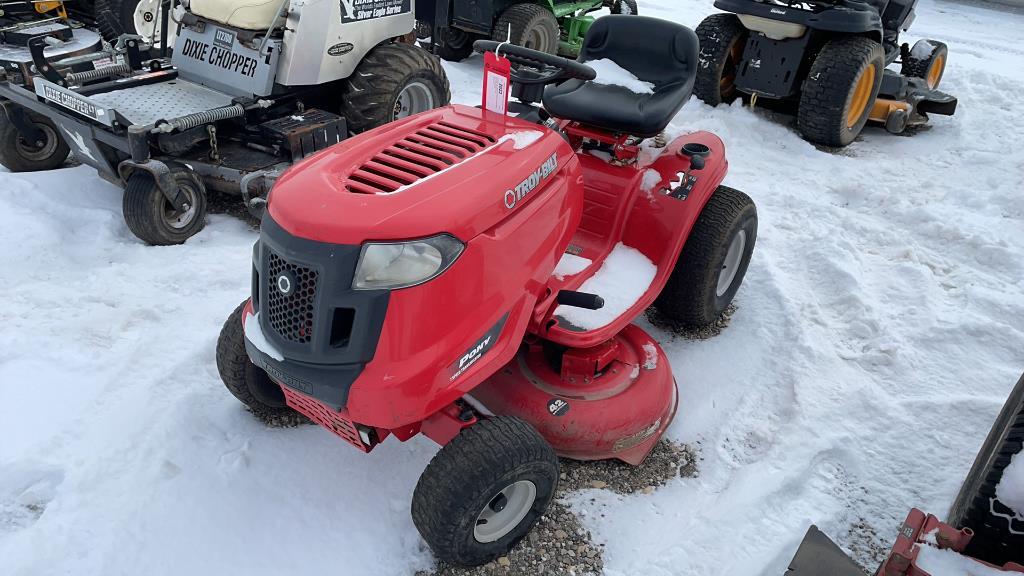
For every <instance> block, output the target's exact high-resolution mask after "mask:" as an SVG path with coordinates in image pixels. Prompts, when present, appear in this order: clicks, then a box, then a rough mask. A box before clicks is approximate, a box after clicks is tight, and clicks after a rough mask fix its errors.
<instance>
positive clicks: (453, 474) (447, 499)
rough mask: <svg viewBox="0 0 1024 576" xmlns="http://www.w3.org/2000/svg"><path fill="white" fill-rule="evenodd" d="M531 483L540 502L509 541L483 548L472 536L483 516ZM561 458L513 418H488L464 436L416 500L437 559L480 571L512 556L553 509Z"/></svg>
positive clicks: (430, 470) (436, 462)
mask: <svg viewBox="0 0 1024 576" xmlns="http://www.w3.org/2000/svg"><path fill="white" fill-rule="evenodd" d="M520 480H529V481H532V482H533V483H534V485H535V486H536V489H537V492H536V499H535V500H534V502H533V505H532V506H531V507H530V509H529V511H528V512H527V513H526V516H525V517H524V518H523V519H522V520H521V521H520V522H519V524H517V525H516V527H515V528H513V529H512V530H511V531H510V532H509V533H508V534H506V535H505V536H504V537H502V538H499V539H498V540H496V541H494V542H490V543H481V542H478V541H477V540H476V537H475V536H474V534H473V531H474V528H475V527H476V522H477V518H478V516H479V513H480V512H481V511H482V510H483V509H484V508H485V507H486V506H487V505H488V503H489V502H491V501H492V500H493V499H494V498H495V496H496V495H498V493H500V492H501V491H502V490H503V489H504V488H506V487H507V486H510V485H511V484H513V483H515V482H517V481H520ZM557 487H558V458H557V457H556V456H555V452H554V450H552V449H551V446H550V445H548V443H547V442H546V441H545V440H544V438H542V437H541V435H540V434H539V433H538V432H537V431H536V430H534V429H533V428H532V427H531V426H530V425H529V424H527V423H526V422H524V421H523V420H520V419H519V418H515V417H511V416H497V417H492V418H486V419H483V420H481V421H480V422H477V423H476V424H474V425H472V426H470V427H469V428H466V429H465V430H463V431H462V432H461V433H459V435H458V436H457V437H455V439H453V440H452V441H451V442H449V443H448V444H447V445H445V446H444V447H443V448H441V450H440V451H439V452H438V453H437V455H435V456H434V459H433V460H431V461H430V464H429V465H428V466H427V468H426V470H424V471H423V475H422V476H420V479H419V482H417V484H416V490H415V492H413V497H412V520H413V523H414V524H416V528H417V529H418V530H419V531H420V535H422V536H423V539H424V540H425V541H426V542H427V544H429V545H430V548H431V550H433V551H434V554H435V555H436V556H437V557H438V558H440V559H442V560H444V561H446V562H450V563H452V564H457V565H460V566H477V565H480V564H484V563H486V562H489V561H491V560H494V559H495V558H497V557H499V556H502V555H504V554H507V553H508V551H509V550H511V549H512V547H513V546H515V545H516V543H517V542H519V541H520V540H521V539H522V538H523V537H524V536H526V534H527V533H529V531H530V529H531V528H532V527H533V525H534V524H535V523H536V522H537V520H538V519H540V517H541V515H542V514H543V513H544V511H545V510H547V507H548V505H549V504H550V503H551V498H552V497H553V496H554V494H555V489H556V488H557Z"/></svg>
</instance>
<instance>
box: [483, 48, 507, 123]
mask: <svg viewBox="0 0 1024 576" xmlns="http://www.w3.org/2000/svg"><path fill="white" fill-rule="evenodd" d="M511 76H512V63H511V62H509V61H508V59H507V58H502V57H501V56H498V55H497V54H495V53H494V52H485V53H484V91H483V97H484V101H483V106H484V110H490V111H491V112H497V113H498V114H508V89H509V79H510V78H511Z"/></svg>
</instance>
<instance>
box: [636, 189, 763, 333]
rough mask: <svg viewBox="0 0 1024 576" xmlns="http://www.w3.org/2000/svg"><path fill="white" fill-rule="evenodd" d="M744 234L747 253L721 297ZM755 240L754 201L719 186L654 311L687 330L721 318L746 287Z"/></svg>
mask: <svg viewBox="0 0 1024 576" xmlns="http://www.w3.org/2000/svg"><path fill="white" fill-rule="evenodd" d="M739 230H746V232H747V238H746V245H745V246H744V253H743V256H742V258H741V259H740V263H739V266H738V269H737V271H736V276H735V277H734V278H733V280H732V284H731V285H730V287H729V289H728V290H726V291H725V293H724V294H722V296H718V293H717V287H718V277H719V274H720V272H721V266H722V263H723V262H724V260H725V257H726V253H727V252H728V250H729V245H730V243H731V240H732V238H733V237H734V236H735V234H738V231H739ZM756 240H757V208H756V206H755V205H754V201H753V200H751V198H750V196H747V195H746V194H744V193H743V192H740V191H739V190H735V189H733V188H729V187H727V186H719V187H718V189H717V190H716V191H715V193H714V195H712V196H711V199H710V200H708V203H707V204H706V205H705V206H704V209H703V210H701V213H700V216H699V217H698V218H697V222H695V223H694V225H693V230H691V231H690V237H689V238H688V239H687V240H686V244H685V245H684V246H683V250H682V253H681V254H680V255H679V260H678V261H677V262H676V266H675V268H674V269H673V270H672V274H671V275H670V276H669V278H668V282H666V283H665V287H664V288H663V289H662V291H661V294H659V295H658V297H657V298H656V299H655V300H654V306H655V308H657V309H658V311H659V312H661V313H662V314H664V315H665V316H666V317H668V318H670V319H671V320H673V321H675V322H678V323H679V324H681V325H683V326H685V327H701V326H706V325H708V324H710V323H712V322H714V321H715V320H717V319H718V317H719V316H720V315H721V314H722V312H724V311H725V309H726V308H727V307H728V306H729V303H730V302H731V301H732V299H733V297H734V296H735V294H736V291H737V290H738V289H739V286H740V285H741V284H742V283H743V277H744V276H745V275H746V272H747V267H748V266H749V265H750V258H751V255H752V254H753V251H754V244H755V242H756Z"/></svg>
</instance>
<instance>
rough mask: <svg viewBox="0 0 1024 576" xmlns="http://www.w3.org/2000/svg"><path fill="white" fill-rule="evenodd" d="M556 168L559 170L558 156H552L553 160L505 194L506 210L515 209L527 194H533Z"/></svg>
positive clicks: (550, 159) (545, 163)
mask: <svg viewBox="0 0 1024 576" xmlns="http://www.w3.org/2000/svg"><path fill="white" fill-rule="evenodd" d="M556 168H558V154H552V155H551V158H548V159H547V160H546V161H544V163H543V164H541V165H540V167H539V168H537V169H536V170H534V171H533V174H530V177H529V178H527V179H526V180H523V181H522V182H521V183H520V184H519V185H518V186H516V187H515V189H514V190H508V191H506V192H505V208H508V209H509V210H511V209H513V208H515V207H516V204H517V203H518V202H519V201H520V200H522V199H523V198H524V197H525V196H526V195H527V194H529V193H530V192H533V191H534V190H535V189H536V188H537V186H539V185H540V183H541V181H543V180H544V179H545V178H547V177H548V176H551V174H552V173H553V172H554V171H555V169H556Z"/></svg>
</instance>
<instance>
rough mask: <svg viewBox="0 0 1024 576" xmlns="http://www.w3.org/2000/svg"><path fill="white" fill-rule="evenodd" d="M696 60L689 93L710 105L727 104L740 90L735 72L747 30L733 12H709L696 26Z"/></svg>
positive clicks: (741, 54)
mask: <svg viewBox="0 0 1024 576" xmlns="http://www.w3.org/2000/svg"><path fill="white" fill-rule="evenodd" d="M696 33H697V40H698V41H699V44H700V59H699V61H698V63H697V80H696V81H695V82H694V87H693V93H694V94H695V95H696V96H697V98H700V100H701V101H702V102H704V103H705V104H708V105H711V106H718V105H719V104H729V103H731V102H732V101H733V100H735V99H736V98H737V97H738V96H740V93H739V91H738V90H736V74H737V71H738V70H739V66H740V63H741V62H742V60H743V50H744V49H745V48H746V46H747V34H748V32H747V29H746V28H744V27H743V24H742V23H741V22H740V19H739V18H737V17H736V15H735V14H712V15H711V16H708V17H707V18H705V19H704V21H703V22H701V23H700V24H698V25H697V30H696Z"/></svg>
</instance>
